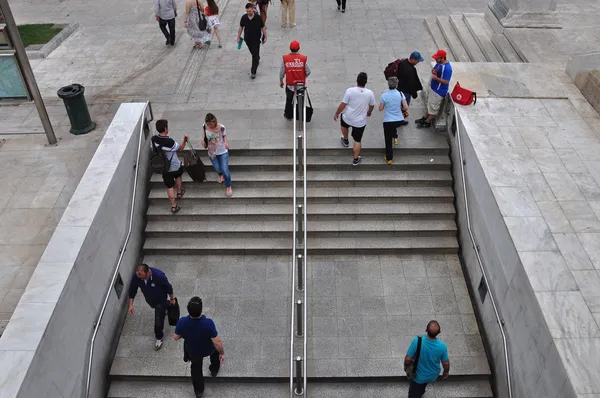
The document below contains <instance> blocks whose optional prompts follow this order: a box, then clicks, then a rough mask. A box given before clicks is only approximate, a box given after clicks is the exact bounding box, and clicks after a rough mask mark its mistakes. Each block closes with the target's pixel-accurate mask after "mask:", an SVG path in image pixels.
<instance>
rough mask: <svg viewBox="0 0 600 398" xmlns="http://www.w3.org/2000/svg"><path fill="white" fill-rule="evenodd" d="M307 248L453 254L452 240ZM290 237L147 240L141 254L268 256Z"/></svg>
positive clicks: (325, 243)
mask: <svg viewBox="0 0 600 398" xmlns="http://www.w3.org/2000/svg"><path fill="white" fill-rule="evenodd" d="M307 248H308V250H309V252H310V253H311V254H325V253H346V254H348V253H355V254H360V253H363V254H368V253H371V254H375V253H378V254H381V253H397V254H401V253H415V254H424V253H428V254H432V253H436V254H445V253H449V254H452V253H457V252H458V242H457V241H456V237H446V236H440V237H388V238H376V239H375V238H370V237H356V238H345V237H344V238H336V237H331V238H328V239H309V240H308V241H307ZM291 250H292V239H291V237H290V238H244V239H240V238H237V237H235V238H224V237H217V238H212V237H211V238H208V239H202V240H200V239H196V238H189V237H186V238H148V239H146V242H145V244H144V253H145V254H146V253H147V254H155V253H169V252H170V253H174V254H202V253H206V254H211V253H212V254H217V253H220V254H223V253H227V254H268V253H274V254H275V253H289V252H290V251H291Z"/></svg>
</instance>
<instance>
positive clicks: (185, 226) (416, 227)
mask: <svg viewBox="0 0 600 398" xmlns="http://www.w3.org/2000/svg"><path fill="white" fill-rule="evenodd" d="M293 230H294V225H293V223H292V222H290V221H237V220H225V221H219V222H210V221H150V222H148V224H147V226H146V237H148V238H155V237H160V238H175V237H181V238H184V237H196V238H210V237H211V236H212V237H217V236H223V237H228V236H229V237H238V238H242V239H243V238H245V237H261V238H277V237H282V236H288V237H289V236H290V234H291V233H292V231H293ZM307 231H308V235H309V237H312V238H315V239H316V238H325V237H338V236H339V237H361V236H367V234H368V236H370V237H386V236H456V223H455V222H454V220H391V221H389V222H381V221H380V220H359V221H357V220H344V221H311V222H309V223H308V225H307Z"/></svg>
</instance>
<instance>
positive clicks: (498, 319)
mask: <svg viewBox="0 0 600 398" xmlns="http://www.w3.org/2000/svg"><path fill="white" fill-rule="evenodd" d="M452 107H453V109H454V125H455V126H456V141H457V145H458V157H459V158H460V159H459V160H460V176H461V181H462V188H463V189H462V190H463V196H464V200H465V216H466V219H467V231H468V232H469V237H470V238H471V243H472V244H473V250H474V251H475V256H476V257H477V262H478V263H479V269H480V270H481V274H482V275H483V280H484V281H485V284H486V286H488V291H489V297H490V301H491V303H492V307H493V308H494V315H495V316H496V322H498V326H499V327H500V333H501V334H502V346H503V349H504V365H505V367H506V383H507V385H508V398H512V396H513V394H512V382H511V381H512V378H511V375H510V357H509V355H508V343H507V340H506V332H505V330H504V320H503V319H502V318H501V317H500V313H499V311H498V307H497V306H496V299H495V298H494V293H493V291H492V289H491V288H489V287H490V286H491V285H490V284H489V280H488V277H487V273H486V272H485V268H484V267H483V262H482V261H481V256H480V255H479V246H477V243H476V242H475V237H474V236H473V231H472V230H471V216H470V213H469V198H468V194H467V182H466V178H465V167H464V165H465V163H466V162H465V159H464V157H463V151H462V143H461V140H460V127H459V123H458V111H457V110H456V106H455V105H454V104H452Z"/></svg>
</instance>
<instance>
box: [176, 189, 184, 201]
mask: <svg viewBox="0 0 600 398" xmlns="http://www.w3.org/2000/svg"><path fill="white" fill-rule="evenodd" d="M183 195H185V189H182V190H181V192H177V199H181V198H183Z"/></svg>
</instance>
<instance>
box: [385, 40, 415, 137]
mask: <svg viewBox="0 0 600 398" xmlns="http://www.w3.org/2000/svg"><path fill="white" fill-rule="evenodd" d="M423 61H424V59H423V57H422V56H421V53H420V52H418V51H413V52H412V53H411V54H410V57H408V58H404V59H400V58H398V59H397V60H395V61H394V62H391V63H389V64H388V66H387V67H386V68H385V70H384V71H383V73H384V75H385V78H386V80H389V78H390V77H392V76H395V77H397V78H398V91H400V92H401V93H402V94H404V97H405V98H406V103H407V104H408V105H410V99H411V97H412V98H415V99H416V98H417V96H418V94H417V93H418V92H419V91H421V90H423V86H422V85H421V79H419V74H418V73H417V68H415V67H416V66H417V64H418V63H419V62H423ZM402 124H403V125H404V124H408V122H406V121H404V123H402Z"/></svg>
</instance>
